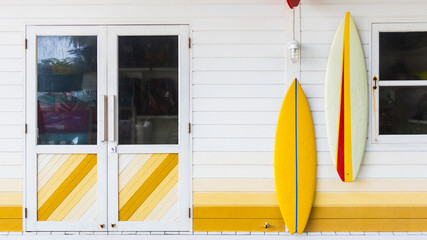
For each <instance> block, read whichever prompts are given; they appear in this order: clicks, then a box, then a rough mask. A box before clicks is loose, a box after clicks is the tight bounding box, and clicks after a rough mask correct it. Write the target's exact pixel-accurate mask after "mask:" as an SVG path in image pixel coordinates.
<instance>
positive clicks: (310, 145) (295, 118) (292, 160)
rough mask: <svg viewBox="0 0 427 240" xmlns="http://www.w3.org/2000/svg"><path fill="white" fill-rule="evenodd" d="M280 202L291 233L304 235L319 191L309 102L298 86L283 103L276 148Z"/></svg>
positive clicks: (297, 84)
mask: <svg viewBox="0 0 427 240" xmlns="http://www.w3.org/2000/svg"><path fill="white" fill-rule="evenodd" d="M274 178H275V183H276V193H277V200H278V202H279V206H280V211H281V213H282V217H283V220H284V221H285V224H286V226H287V228H288V230H289V232H290V233H295V232H298V233H302V232H303V231H304V228H305V226H306V224H307V221H308V218H309V216H310V211H311V207H312V205H313V199H314V192H315V188H316V141H315V136H314V126H313V120H312V118H311V112H310V108H309V106H308V102H307V99H306V97H305V95H304V92H303V90H302V88H301V85H300V84H299V83H298V80H297V79H295V81H294V82H293V83H292V85H291V86H290V88H289V90H288V92H287V93H286V96H285V99H284V100H283V104H282V109H281V110H280V114H279V120H278V122H277V129H276V141H275V146H274Z"/></svg>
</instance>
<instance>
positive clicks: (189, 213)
mask: <svg viewBox="0 0 427 240" xmlns="http://www.w3.org/2000/svg"><path fill="white" fill-rule="evenodd" d="M188 218H191V208H188Z"/></svg>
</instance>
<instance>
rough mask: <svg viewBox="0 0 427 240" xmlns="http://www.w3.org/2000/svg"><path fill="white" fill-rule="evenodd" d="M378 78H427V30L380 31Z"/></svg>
mask: <svg viewBox="0 0 427 240" xmlns="http://www.w3.org/2000/svg"><path fill="white" fill-rule="evenodd" d="M380 79H381V80H427V32H380Z"/></svg>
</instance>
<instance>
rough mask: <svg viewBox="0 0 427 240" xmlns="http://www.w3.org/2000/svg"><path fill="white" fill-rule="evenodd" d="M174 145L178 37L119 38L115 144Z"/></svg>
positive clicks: (176, 118)
mask: <svg viewBox="0 0 427 240" xmlns="http://www.w3.org/2000/svg"><path fill="white" fill-rule="evenodd" d="M177 143H178V37H177V36H122V37H119V144H177Z"/></svg>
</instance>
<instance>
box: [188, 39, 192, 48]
mask: <svg viewBox="0 0 427 240" xmlns="http://www.w3.org/2000/svg"><path fill="white" fill-rule="evenodd" d="M188 48H191V38H188Z"/></svg>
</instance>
